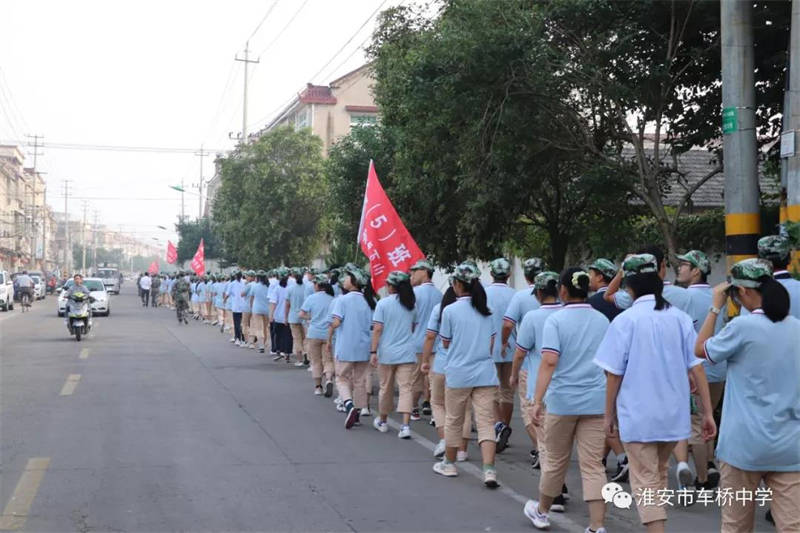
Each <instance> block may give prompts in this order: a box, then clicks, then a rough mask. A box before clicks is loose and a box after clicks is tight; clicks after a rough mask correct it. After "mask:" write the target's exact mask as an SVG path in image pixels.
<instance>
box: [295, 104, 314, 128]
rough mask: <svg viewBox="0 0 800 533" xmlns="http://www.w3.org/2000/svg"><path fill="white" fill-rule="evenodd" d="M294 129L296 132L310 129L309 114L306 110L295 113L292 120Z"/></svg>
mask: <svg viewBox="0 0 800 533" xmlns="http://www.w3.org/2000/svg"><path fill="white" fill-rule="evenodd" d="M294 127H295V129H298V130H299V129H302V128H308V127H311V113H309V110H308V108H306V109H301V110H300V111H298V112H297V115H296V116H295V119H294Z"/></svg>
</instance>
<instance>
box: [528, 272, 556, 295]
mask: <svg viewBox="0 0 800 533" xmlns="http://www.w3.org/2000/svg"><path fill="white" fill-rule="evenodd" d="M551 281H552V282H554V283H555V284H556V285H558V272H553V271H551V270H545V271H544V272H540V273H538V274H536V278H535V279H534V281H533V286H534V288H535V289H537V290H540V291H541V290H544V289H546V288H547V285H548V284H549V283H550V282H551Z"/></svg>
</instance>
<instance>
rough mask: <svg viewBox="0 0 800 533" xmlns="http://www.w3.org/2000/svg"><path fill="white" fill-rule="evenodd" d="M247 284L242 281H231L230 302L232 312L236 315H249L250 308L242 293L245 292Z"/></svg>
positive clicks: (229, 287) (229, 288) (229, 286)
mask: <svg viewBox="0 0 800 533" xmlns="http://www.w3.org/2000/svg"><path fill="white" fill-rule="evenodd" d="M245 288H246V287H245V283H244V281H241V280H234V281H231V282H230V284H229V285H228V300H229V301H230V302H231V311H233V312H234V313H248V312H249V309H250V308H249V307H248V306H247V304H246V303H245V301H244V296H242V293H243V292H244V290H245Z"/></svg>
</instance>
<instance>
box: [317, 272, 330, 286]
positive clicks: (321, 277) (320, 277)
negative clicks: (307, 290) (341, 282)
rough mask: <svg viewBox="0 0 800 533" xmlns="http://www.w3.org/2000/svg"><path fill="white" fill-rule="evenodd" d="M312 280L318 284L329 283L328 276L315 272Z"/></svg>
mask: <svg viewBox="0 0 800 533" xmlns="http://www.w3.org/2000/svg"><path fill="white" fill-rule="evenodd" d="M313 281H314V283H316V284H318V285H319V284H320V283H330V280H329V279H328V276H326V275H325V274H317V275H315V276H314V280H313Z"/></svg>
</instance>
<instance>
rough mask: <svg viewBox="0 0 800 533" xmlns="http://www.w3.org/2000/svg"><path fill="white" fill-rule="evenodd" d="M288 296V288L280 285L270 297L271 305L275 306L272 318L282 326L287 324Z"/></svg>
mask: <svg viewBox="0 0 800 533" xmlns="http://www.w3.org/2000/svg"><path fill="white" fill-rule="evenodd" d="M288 295H289V289H288V287H281V286H280V283H279V284H278V285H277V286H276V287H275V289H274V290H273V291H272V295H271V296H270V297H269V303H270V304H275V312H274V314H273V315H272V318H273V320H275V322H278V323H280V324H286V298H287V297H288Z"/></svg>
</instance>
